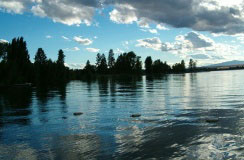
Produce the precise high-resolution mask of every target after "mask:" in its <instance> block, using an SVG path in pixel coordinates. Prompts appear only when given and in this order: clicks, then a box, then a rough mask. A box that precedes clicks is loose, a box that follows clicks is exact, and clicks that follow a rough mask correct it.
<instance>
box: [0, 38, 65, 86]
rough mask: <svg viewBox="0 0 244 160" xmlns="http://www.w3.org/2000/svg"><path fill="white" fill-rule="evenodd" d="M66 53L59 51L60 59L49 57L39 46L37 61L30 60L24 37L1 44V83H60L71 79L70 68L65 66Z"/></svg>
mask: <svg viewBox="0 0 244 160" xmlns="http://www.w3.org/2000/svg"><path fill="white" fill-rule="evenodd" d="M64 58H65V55H64V53H63V51H62V50H59V52H58V59H57V60H56V61H52V60H51V59H47V57H46V55H45V53H44V51H43V50H42V49H41V48H39V49H38V50H37V52H36V55H35V59H34V60H35V61H34V63H32V62H31V61H30V56H29V53H28V50H27V45H26V42H25V41H24V39H23V37H20V38H14V39H13V40H12V42H11V43H1V44H0V60H1V62H0V84H4V85H10V84H23V83H34V84H51V85H53V84H58V83H63V82H66V81H67V80H68V79H69V68H67V67H65V66H64Z"/></svg>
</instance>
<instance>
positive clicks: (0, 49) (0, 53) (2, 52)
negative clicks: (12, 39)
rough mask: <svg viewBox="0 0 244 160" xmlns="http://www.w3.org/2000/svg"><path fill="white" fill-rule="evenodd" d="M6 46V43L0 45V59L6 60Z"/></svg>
mask: <svg viewBox="0 0 244 160" xmlns="http://www.w3.org/2000/svg"><path fill="white" fill-rule="evenodd" d="M8 45H9V44H8V43H0V59H1V58H2V59H5V58H6V55H7V48H8Z"/></svg>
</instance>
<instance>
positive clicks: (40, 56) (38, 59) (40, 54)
mask: <svg viewBox="0 0 244 160" xmlns="http://www.w3.org/2000/svg"><path fill="white" fill-rule="evenodd" d="M34 59H35V64H41V65H42V64H45V63H46V62H47V56H46V54H45V52H44V51H43V49H42V48H38V50H37V52H36V55H35V58H34Z"/></svg>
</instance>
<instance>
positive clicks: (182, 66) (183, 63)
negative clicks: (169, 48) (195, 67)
mask: <svg viewBox="0 0 244 160" xmlns="http://www.w3.org/2000/svg"><path fill="white" fill-rule="evenodd" d="M180 64H181V69H182V71H185V69H186V66H185V61H184V60H181V63H180Z"/></svg>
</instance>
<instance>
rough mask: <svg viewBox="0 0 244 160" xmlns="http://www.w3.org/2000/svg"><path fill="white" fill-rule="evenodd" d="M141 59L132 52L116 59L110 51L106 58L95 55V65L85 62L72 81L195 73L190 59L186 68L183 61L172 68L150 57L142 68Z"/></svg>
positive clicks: (76, 71)
mask: <svg viewBox="0 0 244 160" xmlns="http://www.w3.org/2000/svg"><path fill="white" fill-rule="evenodd" d="M142 64H143V62H142V61H141V57H140V56H137V55H136V54H135V53H134V52H133V51H131V52H128V53H123V54H120V55H119V56H118V57H117V59H115V57H114V52H113V50H112V49H110V51H109V53H108V57H107V58H106V56H105V54H100V53H98V54H97V57H96V63H95V65H91V63H90V61H89V60H87V62H86V65H85V67H84V69H82V70H73V72H75V74H74V75H76V76H77V75H78V77H76V78H74V79H80V78H82V76H83V75H88V76H92V75H104V74H139V75H140V74H167V73H184V72H186V71H187V72H193V71H196V68H197V67H196V65H197V62H196V61H194V60H192V59H190V61H189V65H188V66H189V67H188V68H187V67H186V64H185V61H184V60H182V61H181V62H180V63H176V64H174V65H173V66H170V65H168V64H167V62H166V61H165V62H162V61H161V60H160V59H157V60H155V61H153V60H152V58H151V57H150V56H148V57H147V58H146V59H145V62H144V68H145V69H143V67H142Z"/></svg>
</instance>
